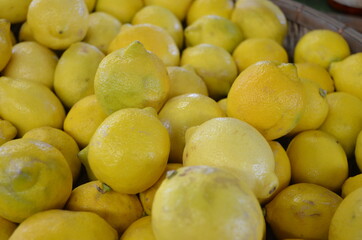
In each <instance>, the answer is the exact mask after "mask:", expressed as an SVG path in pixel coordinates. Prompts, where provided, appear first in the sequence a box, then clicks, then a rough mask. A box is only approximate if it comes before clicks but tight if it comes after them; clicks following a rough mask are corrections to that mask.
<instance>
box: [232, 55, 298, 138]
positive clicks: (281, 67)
mask: <svg viewBox="0 0 362 240" xmlns="http://www.w3.org/2000/svg"><path fill="white" fill-rule="evenodd" d="M227 98H228V104H227V114H228V116H230V117H235V118H238V119H241V120H243V121H246V122H248V123H249V124H251V125H252V126H254V127H255V128H256V129H258V130H259V131H260V132H261V133H262V134H263V135H264V137H265V138H266V139H268V140H274V139H277V138H280V137H282V136H284V135H286V134H287V133H288V132H290V131H291V130H292V129H293V128H294V127H295V126H296V125H297V124H298V122H299V120H300V118H301V116H302V114H303V111H304V101H305V100H304V98H305V96H304V91H303V89H302V83H301V81H300V79H299V78H298V75H297V71H296V68H295V66H294V65H292V64H289V63H282V64H279V63H275V62H270V61H263V62H258V63H255V64H253V65H251V66H249V67H248V68H247V69H245V70H244V71H243V72H241V73H240V74H239V76H238V77H237V78H236V80H235V81H234V83H233V85H232V86H231V89H230V91H229V93H228V97H227Z"/></svg>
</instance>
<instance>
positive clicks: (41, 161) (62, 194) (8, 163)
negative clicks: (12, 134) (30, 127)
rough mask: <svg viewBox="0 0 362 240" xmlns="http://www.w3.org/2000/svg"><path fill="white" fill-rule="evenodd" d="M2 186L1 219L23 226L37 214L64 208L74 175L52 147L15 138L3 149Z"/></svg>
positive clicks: (0, 161) (0, 159)
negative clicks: (23, 223)
mask: <svg viewBox="0 0 362 240" xmlns="http://www.w3.org/2000/svg"><path fill="white" fill-rule="evenodd" d="M0 183H1V185H0V216H2V217H4V218H6V219H8V220H10V221H12V222H16V223H20V222H22V221H24V220H25V219H26V218H27V217H29V216H31V215H32V214H34V213H37V212H40V211H43V210H46V209H52V208H62V207H63V206H64V204H65V202H66V201H67V199H68V197H69V195H70V193H71V191H72V173H71V171H70V168H69V166H68V164H67V162H66V160H65V158H64V156H63V155H62V153H61V152H60V151H59V150H58V149H56V148H55V147H53V146H52V145H49V144H48V143H45V142H42V141H39V140H33V139H15V140H11V141H9V142H7V143H5V144H3V145H2V146H1V147H0Z"/></svg>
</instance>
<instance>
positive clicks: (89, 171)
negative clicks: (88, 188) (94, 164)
mask: <svg viewBox="0 0 362 240" xmlns="http://www.w3.org/2000/svg"><path fill="white" fill-rule="evenodd" d="M88 152H89V146H86V147H85V148H83V149H82V150H80V151H79V153H78V157H79V159H80V161H81V162H82V165H83V166H84V168H85V171H86V178H87V180H88V181H94V180H97V177H96V176H95V175H94V173H93V171H92V169H91V168H90V166H89V162H88Z"/></svg>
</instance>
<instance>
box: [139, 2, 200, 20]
mask: <svg viewBox="0 0 362 240" xmlns="http://www.w3.org/2000/svg"><path fill="white" fill-rule="evenodd" d="M193 1H194V0H178V1H169V0H144V3H145V5H146V6H149V5H157V6H161V7H164V8H167V9H168V10H170V11H171V12H173V13H174V14H175V16H176V17H177V18H178V19H179V20H180V21H183V20H184V19H185V17H186V14H187V12H188V10H189V7H190V5H191V3H192V2H193Z"/></svg>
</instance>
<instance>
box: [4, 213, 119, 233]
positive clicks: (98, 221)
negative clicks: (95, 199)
mask: <svg viewBox="0 0 362 240" xmlns="http://www.w3.org/2000/svg"><path fill="white" fill-rule="evenodd" d="M40 229H41V231H40ZM10 239H11V240H20V239H33V240H41V239H53V240H62V239H79V240H85V239H87V240H97V239H103V240H118V234H117V231H116V230H115V229H114V228H112V227H111V226H110V225H109V224H108V223H107V222H106V221H105V220H104V219H103V218H101V217H100V216H99V215H97V214H95V213H92V212H78V211H66V210H59V209H54V210H48V211H43V212H39V213H36V214H34V215H32V216H30V217H29V218H27V219H26V220H25V221H24V222H22V223H21V224H20V225H19V227H18V228H17V229H16V230H15V231H14V233H13V235H12V236H11V237H10ZM10 239H9V240H10Z"/></svg>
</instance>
